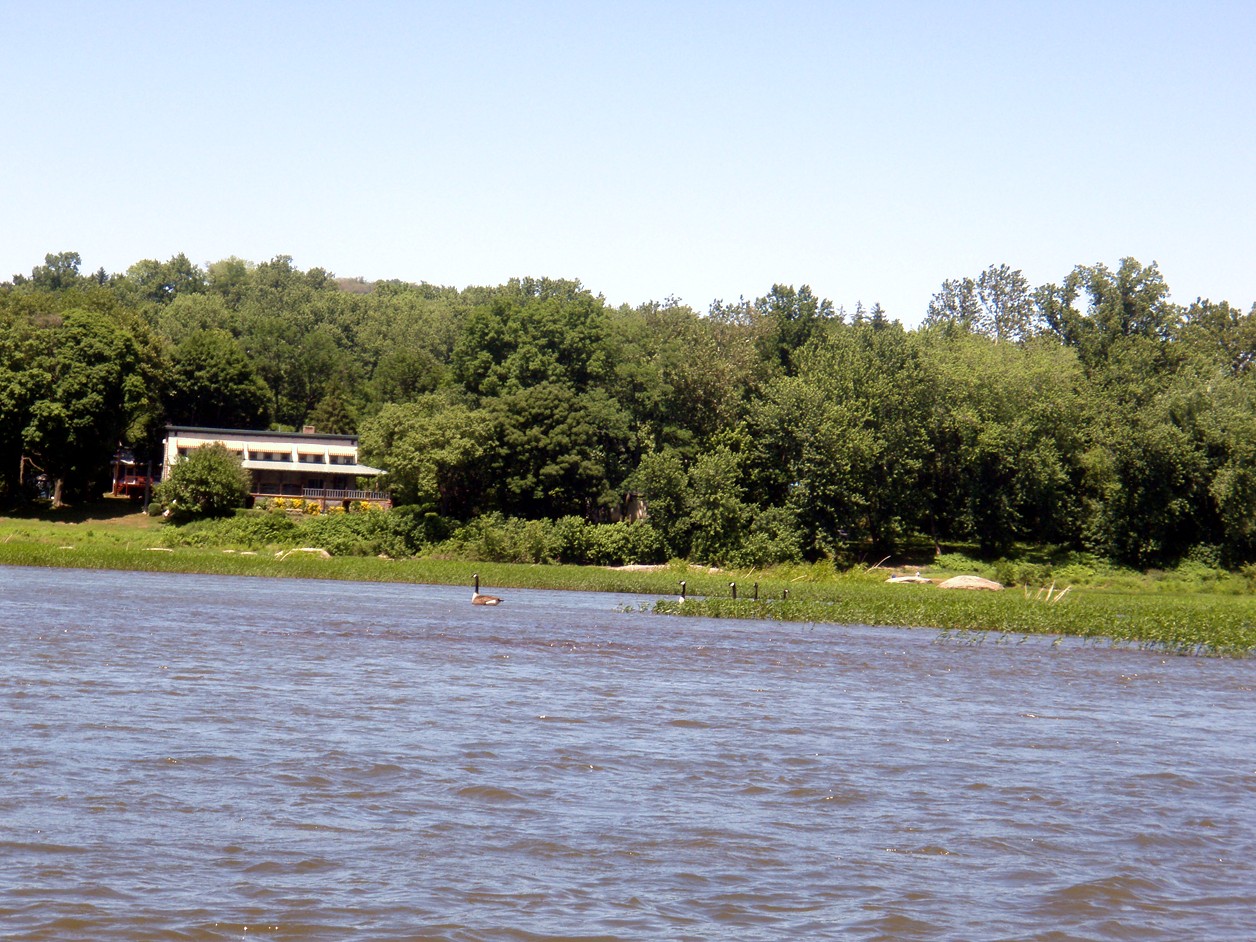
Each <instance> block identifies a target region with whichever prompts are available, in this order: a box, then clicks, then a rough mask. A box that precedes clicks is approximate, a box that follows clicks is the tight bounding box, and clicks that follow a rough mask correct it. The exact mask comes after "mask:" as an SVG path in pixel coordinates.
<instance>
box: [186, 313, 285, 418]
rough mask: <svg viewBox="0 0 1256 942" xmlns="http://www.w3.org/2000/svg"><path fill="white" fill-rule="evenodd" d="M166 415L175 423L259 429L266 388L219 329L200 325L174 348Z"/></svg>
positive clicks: (265, 409) (264, 411) (268, 399)
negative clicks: (200, 328)
mask: <svg viewBox="0 0 1256 942" xmlns="http://www.w3.org/2000/svg"><path fill="white" fill-rule="evenodd" d="M173 360H174V362H173V365H172V367H171V371H170V382H169V392H168V394H167V396H166V414H167V416H168V417H169V419H170V421H171V422H173V423H174V424H176V425H196V426H205V427H209V428H240V429H264V428H267V427H268V426H269V424H270V403H271V394H270V390H269V389H267V388H266V384H265V383H264V382H263V381H262V378H261V377H260V376H258V374H257V370H256V369H255V368H254V366H253V363H252V361H251V360H250V359H249V358H248V356H246V355H245V353H244V351H243V350H242V349H241V348H240V345H239V344H238V343H237V342H236V340H235V339H234V338H233V337H232V336H231V335H230V334H229V333H227V332H226V331H224V330H200V331H196V332H195V333H193V334H190V335H188V337H187V338H186V339H185V340H184V341H183V342H182V343H181V344H179V346H178V347H177V348H175V352H174V358H173Z"/></svg>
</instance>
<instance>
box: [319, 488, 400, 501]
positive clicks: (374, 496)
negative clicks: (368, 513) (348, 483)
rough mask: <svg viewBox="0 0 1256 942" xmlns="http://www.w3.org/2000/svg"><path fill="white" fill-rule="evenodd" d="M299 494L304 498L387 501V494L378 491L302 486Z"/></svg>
mask: <svg viewBox="0 0 1256 942" xmlns="http://www.w3.org/2000/svg"><path fill="white" fill-rule="evenodd" d="M301 496H302V497H304V498H305V499H306V500H365V501H370V502H371V503H373V504H379V503H385V502H388V501H389V498H388V495H387V494H383V493H381V492H379V491H347V490H339V489H336V488H327V487H303V488H301Z"/></svg>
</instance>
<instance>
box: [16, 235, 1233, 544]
mask: <svg viewBox="0 0 1256 942" xmlns="http://www.w3.org/2000/svg"><path fill="white" fill-rule="evenodd" d="M80 267H81V261H80V258H79V256H78V255H77V254H76V253H72V252H67V253H62V254H59V255H49V256H47V257H46V259H45V263H44V264H43V265H39V266H37V267H35V268H34V269H33V270H32V271H31V273H30V275H29V276H15V277H14V278H13V281H12V282H10V283H6V284H4V285H2V286H0V501H2V502H4V503H9V504H12V503H15V502H19V501H21V500H23V499H29V496H30V482H31V480H32V478H33V476H34V475H35V474H37V473H39V472H43V473H45V474H46V475H47V476H48V477H49V478H50V479H52V480H56V481H58V482H59V484H60V487H61V488H62V493H63V496H64V497H65V498H66V499H67V500H72V499H76V498H81V497H84V496H88V495H91V494H93V493H98V492H99V491H100V490H101V489H102V487H103V485H104V484H105V482H106V480H107V474H108V460H109V456H110V455H111V454H112V453H113V451H114V450H115V449H116V448H117V447H118V445H119V444H120V443H121V444H127V445H129V446H131V447H133V448H134V449H135V450H136V451H137V452H138V453H139V454H140V455H144V454H146V453H151V454H155V453H156V446H157V444H158V443H159V441H160V438H161V434H162V428H163V426H164V425H165V424H166V423H168V422H169V423H176V424H190V425H207V426H224V427H237V426H238V427H252V428H257V427H272V426H273V427H276V428H299V427H301V426H302V425H306V424H308V425H314V426H316V427H318V428H319V429H320V430H322V431H336V432H350V431H357V432H358V433H360V435H361V438H362V447H363V452H364V457H365V458H366V459H367V460H369V461H372V462H374V463H377V464H378V465H380V466H381V467H384V468H386V469H387V470H388V472H389V474H388V485H389V487H390V488H391V489H392V491H393V493H394V496H395V499H396V500H397V501H398V502H399V503H401V504H405V505H409V506H411V507H413V508H415V509H414V510H413V511H412V513H420V514H430V515H434V518H433V519H445V520H449V521H466V520H469V519H472V518H476V517H484V516H486V515H489V514H501V515H504V516H505V517H508V518H510V517H515V518H527V519H538V520H539V519H551V520H555V521H557V520H560V519H562V518H564V517H569V516H577V517H581V518H584V519H586V520H608V519H613V518H614V516H615V514H616V512H617V509H618V508H619V506H620V505H621V502H622V500H623V497H624V495H625V494H626V493H628V492H634V493H639V494H641V495H644V496H645V497H646V498H647V500H648V502H649V508H650V521H649V523H648V524H641V526H646V527H649V528H650V531H651V535H650V538H649V539H641V540H638V541H636V542H637V543H639V544H640V545H641V546H643V547H650V552H651V553H653V554H655V555H657V556H661V557H663V558H667V557H688V558H692V559H694V560H701V561H706V562H713V563H733V564H741V565H758V564H765V563H770V562H778V561H787V560H796V559H806V558H818V557H822V556H841V555H843V554H846V553H849V552H851V551H852V548H853V549H855V550H856V551H859V552H866V551H869V550H880V549H881V548H884V549H885V550H886V551H887V552H888V551H889V550H891V549H893V548H894V547H896V546H899V545H901V544H902V543H903V542H904V541H906V540H912V539H919V538H921V537H927V538H930V539H932V540H933V541H935V542H936V543H939V544H940V543H942V542H947V541H965V542H972V543H976V544H978V545H979V546H980V548H981V550H982V551H983V552H984V553H985V554H987V555H997V554H1000V553H1003V552H1006V551H1007V550H1008V549H1009V548H1010V547H1011V546H1012V544H1013V543H1017V542H1034V543H1051V544H1058V545H1061V546H1068V547H1073V548H1078V549H1089V550H1092V551H1094V552H1098V553H1102V554H1105V555H1108V556H1110V557H1112V558H1114V559H1117V560H1120V561H1123V562H1128V563H1133V564H1136V565H1142V566H1151V565H1159V564H1164V563H1168V562H1172V561H1174V560H1176V559H1180V558H1182V557H1184V556H1186V555H1187V554H1194V555H1196V556H1203V557H1208V558H1210V560H1212V561H1222V562H1226V563H1230V564H1236V563H1240V562H1245V561H1251V560H1253V559H1256V408H1254V407H1256V375H1254V374H1256V371H1254V370H1253V369H1252V368H1251V367H1252V361H1253V357H1254V356H1256V308H1253V310H1251V311H1248V312H1247V313H1244V312H1242V311H1240V310H1238V309H1236V308H1234V307H1232V306H1230V305H1229V304H1227V303H1225V302H1221V303H1215V304H1214V303H1210V302H1208V301H1196V302H1195V303H1193V304H1191V305H1190V306H1189V307H1182V306H1179V305H1176V304H1173V303H1171V302H1170V300H1169V288H1168V285H1167V284H1166V283H1165V281H1164V278H1163V277H1162V275H1161V273H1160V271H1159V270H1158V269H1157V267H1156V266H1155V265H1154V264H1152V265H1150V266H1143V265H1141V264H1140V263H1138V262H1137V261H1135V260H1133V259H1124V260H1122V261H1121V262H1120V264H1119V266H1118V267H1117V268H1116V270H1111V269H1109V268H1108V267H1106V266H1104V265H1094V266H1079V267H1077V268H1075V269H1074V270H1073V271H1071V272H1069V273H1068V274H1067V275H1066V276H1065V277H1064V278H1063V279H1062V280H1061V281H1060V282H1059V283H1058V284H1048V285H1043V286H1039V287H1034V286H1031V285H1029V284H1028V283H1027V282H1026V280H1025V279H1024V277H1023V276H1022V274H1021V273H1020V272H1018V271H1015V270H1012V269H1010V268H1009V267H1007V266H997V267H991V268H990V269H988V270H986V271H985V272H982V273H980V275H978V276H977V277H975V278H962V279H956V280H952V281H947V282H945V283H944V284H943V285H942V286H941V287H940V290H939V291H938V293H937V294H936V295H935V296H934V298H933V300H932V301H931V303H930V305H929V309H928V312H927V316H926V317H925V319H924V322H923V323H922V325H921V327H920V328H919V329H916V330H906V329H904V328H903V327H902V326H901V324H899V323H898V322H896V321H893V320H891V319H889V318H888V317H887V316H886V314H885V312H883V311H881V310H880V308H879V307H874V308H872V309H871V310H865V309H864V308H862V306H861V307H857V308H856V310H855V311H853V312H846V311H843V310H840V309H835V308H834V306H833V305H832V304H831V303H830V302H829V301H827V300H824V299H822V298H818V297H816V296H814V295H813V293H812V292H811V291H810V289H809V288H807V287H806V286H803V287H801V288H797V289H795V288H793V287H788V286H781V285H776V286H773V287H772V289H771V290H770V291H769V292H768V293H767V294H766V295H765V296H763V297H761V298H758V299H755V300H754V301H739V302H737V303H735V304H725V303H721V302H716V303H714V304H713V305H712V306H711V309H710V310H709V311H708V312H706V313H705V314H702V313H699V312H696V311H694V310H692V309H691V308H689V307H687V306H685V305H683V304H679V303H676V302H675V301H673V300H667V301H664V302H661V303H649V304H644V305H641V306H639V307H635V308H632V307H627V306H624V307H619V308H614V307H611V306H608V305H607V304H606V303H605V301H604V300H603V299H602V298H601V297H600V296H597V295H595V294H593V293H592V292H590V291H589V290H587V289H586V288H584V287H583V286H582V285H580V284H579V283H578V282H572V281H560V280H550V279H531V278H525V279H517V280H512V281H511V282H509V283H508V284H505V285H501V286H497V287H482V288H481V287H471V288H467V289H464V290H461V291H460V290H455V289H452V288H445V287H437V286H434V285H429V284H417V285H416V284H407V283H402V282H395V281H394V282H375V283H372V284H367V283H364V282H362V281H360V280H348V279H337V278H335V277H333V276H332V275H331V274H330V273H328V272H326V271H324V270H322V269H318V268H314V269H310V270H308V271H301V270H299V269H297V268H295V267H294V266H293V265H292V261H291V259H289V258H287V257H283V256H280V257H277V258H274V259H272V260H270V261H268V262H263V263H259V264H252V263H249V262H245V261H242V260H240V259H236V258H230V259H226V260H223V261H219V262H214V263H212V264H209V265H208V266H205V267H201V266H198V265H195V264H193V263H191V262H189V260H188V259H187V258H185V257H184V256H182V255H179V256H176V257H175V258H172V259H170V260H169V261H166V262H158V261H152V260H145V261H141V262H137V263H136V264H135V265H133V266H131V268H130V269H128V270H127V271H126V272H125V273H122V274H109V273H107V272H105V271H103V270H101V271H99V272H96V273H94V274H83V273H82V272H81V271H80Z"/></svg>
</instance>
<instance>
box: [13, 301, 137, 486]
mask: <svg viewBox="0 0 1256 942" xmlns="http://www.w3.org/2000/svg"><path fill="white" fill-rule="evenodd" d="M43 339H44V343H43V352H42V354H41V355H40V356H39V357H38V358H37V359H36V363H35V369H36V370H39V371H41V372H42V373H44V374H45V375H46V377H47V383H46V386H45V390H46V391H45V392H44V394H43V395H42V396H41V397H40V398H39V400H38V401H36V402H35V403H34V405H33V406H32V408H31V411H30V421H29V423H28V425H27V427H26V429H25V430H24V432H23V443H24V446H25V448H26V450H27V452H28V453H29V454H31V455H33V456H35V457H36V458H37V459H38V462H39V464H40V465H41V466H42V467H44V468H45V469H47V471H48V473H49V475H50V477H52V478H53V480H54V481H55V482H56V499H57V500H60V499H61V498H62V497H63V496H64V497H67V498H77V497H84V496H90V495H91V494H92V493H93V490H94V486H95V485H97V484H98V482H99V481H100V480H101V479H102V478H103V476H104V473H105V471H106V469H107V467H108V463H109V457H110V456H111V455H112V454H113V452H114V450H115V449H117V448H118V446H119V445H120V444H122V443H124V442H125V441H127V440H128V439H129V438H130V437H131V435H132V434H133V433H134V431H135V430H134V426H135V425H136V423H137V421H139V420H140V419H142V418H143V417H144V413H146V412H148V411H153V410H155V406H156V400H157V395H156V389H155V384H154V382H153V370H152V367H151V364H150V363H148V362H146V359H145V356H144V352H143V348H142V347H141V345H140V344H139V343H137V342H136V340H135V337H134V336H133V335H132V334H131V333H130V331H128V330H127V329H126V328H125V327H123V326H122V325H121V324H119V323H118V322H117V321H116V320H114V319H112V318H110V317H108V316H106V315H103V314H97V313H94V312H90V311H79V310H76V311H70V312H68V313H67V314H66V315H65V320H64V322H63V323H62V324H61V325H60V326H58V327H55V328H50V329H49V331H48V333H47V334H46V335H45V337H44V338H43ZM129 433H130V434H129Z"/></svg>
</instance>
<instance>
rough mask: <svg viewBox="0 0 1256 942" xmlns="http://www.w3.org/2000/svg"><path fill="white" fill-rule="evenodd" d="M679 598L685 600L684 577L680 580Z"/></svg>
mask: <svg viewBox="0 0 1256 942" xmlns="http://www.w3.org/2000/svg"><path fill="white" fill-rule="evenodd" d="M680 600H681V601H682V602H683V601H684V600H685V580H684V579H681V580H680Z"/></svg>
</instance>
